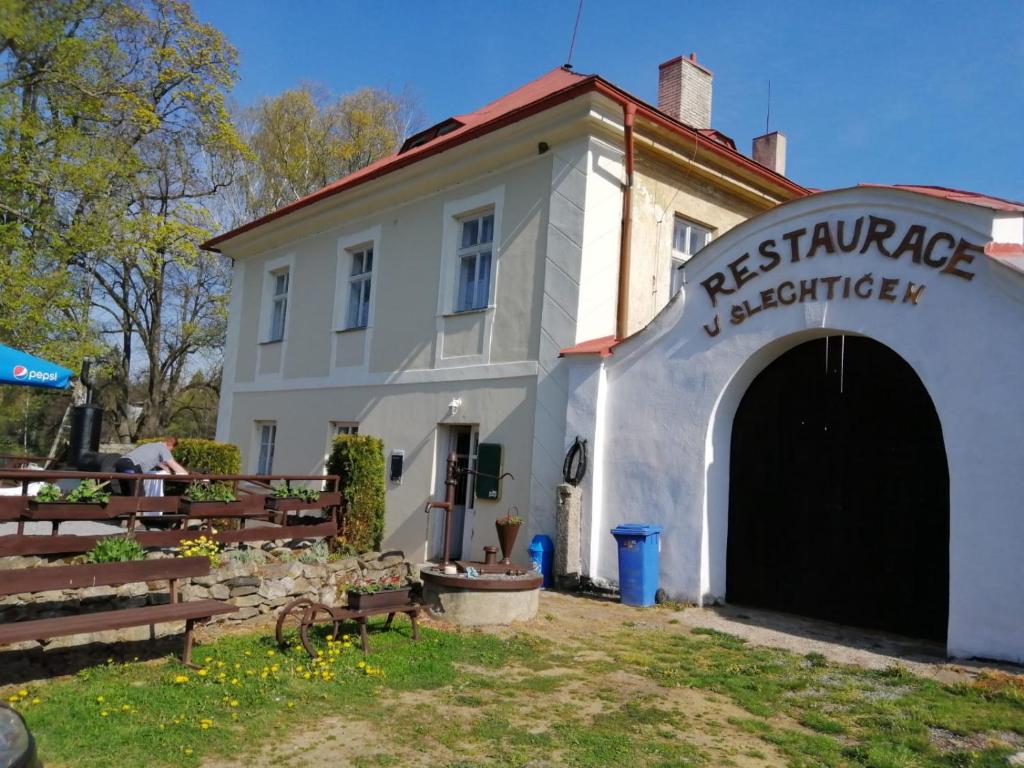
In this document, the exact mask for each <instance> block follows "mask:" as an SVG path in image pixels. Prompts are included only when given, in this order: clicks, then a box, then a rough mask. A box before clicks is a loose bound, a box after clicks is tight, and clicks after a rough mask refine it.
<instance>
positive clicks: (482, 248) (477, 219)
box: [452, 208, 494, 312]
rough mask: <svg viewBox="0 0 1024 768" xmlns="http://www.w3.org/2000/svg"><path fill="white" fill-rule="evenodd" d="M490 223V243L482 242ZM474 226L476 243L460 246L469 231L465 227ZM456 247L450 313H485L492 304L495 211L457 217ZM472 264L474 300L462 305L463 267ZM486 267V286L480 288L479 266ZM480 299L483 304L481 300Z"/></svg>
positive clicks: (477, 212)
mask: <svg viewBox="0 0 1024 768" xmlns="http://www.w3.org/2000/svg"><path fill="white" fill-rule="evenodd" d="M488 222H489V223H490V229H491V232H490V239H488V240H484V239H483V236H484V235H483V233H484V228H485V225H486V224H487V223H488ZM473 224H475V225H476V232H477V241H476V242H475V243H470V244H468V245H463V243H464V241H465V234H466V232H467V231H468V230H467V227H469V226H470V225H473ZM457 237H458V247H457V248H456V251H455V257H456V267H455V274H456V279H455V297H454V300H453V302H452V311H453V312H479V311H480V310H484V309H487V308H488V307H491V306H494V302H493V301H492V298H491V287H492V283H493V280H492V279H491V276H492V273H493V272H494V209H493V208H490V209H484V210H482V211H474V212H472V213H469V214H466V215H463V216H460V217H458V227H457ZM469 260H472V262H473V266H472V272H473V278H472V284H473V286H474V289H473V293H474V295H473V297H472V298H471V299H470V300H468V301H466V302H463V298H464V293H465V291H464V284H463V276H464V275H465V274H466V272H465V271H464V269H463V267H464V266H465V265H466V263H467V261H469ZM484 263H486V264H487V281H486V285H483V286H482V285H481V266H482V265H483V264H484ZM481 290H484V291H486V292H487V295H486V296H483V297H481V296H480V292H481ZM481 299H482V300H481Z"/></svg>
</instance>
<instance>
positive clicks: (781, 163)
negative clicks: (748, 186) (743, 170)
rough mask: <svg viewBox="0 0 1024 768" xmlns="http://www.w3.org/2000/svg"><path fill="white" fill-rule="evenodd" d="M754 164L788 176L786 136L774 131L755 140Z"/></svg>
mask: <svg viewBox="0 0 1024 768" xmlns="http://www.w3.org/2000/svg"><path fill="white" fill-rule="evenodd" d="M753 156H754V162H755V163H760V164H761V165H763V166H764V167H765V168H769V169H771V170H773V171H775V172H776V173H778V174H780V175H782V176H785V175H786V134H784V133H779V132H778V131H772V132H771V133H766V134H765V135H764V136H758V137H757V138H756V139H754V151H753Z"/></svg>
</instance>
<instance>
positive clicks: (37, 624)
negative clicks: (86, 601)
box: [0, 557, 238, 665]
mask: <svg viewBox="0 0 1024 768" xmlns="http://www.w3.org/2000/svg"><path fill="white" fill-rule="evenodd" d="M209 573H210V561H209V560H208V559H207V558H205V557H185V558H165V559H161V560H139V561H136V562H128V563H100V564H96V565H62V566H54V567H38V568H23V569H20V570H11V571H3V578H0V597H3V596H7V595H17V594H24V593H38V592H49V591H52V590H63V589H82V588H87V587H110V586H120V585H123V584H133V583H136V582H141V581H146V582H149V581H163V580H165V579H166V580H167V582H168V594H169V602H167V603H164V604H162V605H146V606H142V607H139V608H119V609H115V610H107V611H100V612H96V613H79V614H75V615H72V616H59V617H56V618H49V619H29V620H25V621H15V622H12V623H7V624H0V645H9V644H11V643H20V642H24V641H27V640H38V641H42V640H46V639H50V638H53V637H65V636H68V635H78V634H83V633H91V632H102V631H104V630H109V629H124V628H126V627H141V626H150V627H152V626H153V625H154V624H164V623H166V622H172V621H184V622H185V645H184V649H183V650H182V654H181V660H182V661H183V662H184V663H185V664H187V665H191V664H192V634H193V629H194V627H195V624H196V622H197V621H202V620H208V619H210V618H212V617H213V616H217V615H220V614H225V613H233V612H235V611H236V610H238V609H237V608H236V607H235V606H233V605H230V604H228V603H224V602H221V601H220V600H190V601H181V600H179V599H178V580H179V579H186V578H192V577H195V576H207V575H209Z"/></svg>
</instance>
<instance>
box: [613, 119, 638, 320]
mask: <svg viewBox="0 0 1024 768" xmlns="http://www.w3.org/2000/svg"><path fill="white" fill-rule="evenodd" d="M635 117H636V105H635V104H633V103H631V102H628V101H627V102H626V103H624V104H623V105H622V118H623V124H624V126H625V144H626V180H625V182H623V185H622V240H621V242H620V243H619V297H618V305H617V307H616V312H615V338H617V339H624V338H626V336H627V335H628V329H629V244H630V240H631V239H632V233H633V119H634V118H635Z"/></svg>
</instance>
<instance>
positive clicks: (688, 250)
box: [669, 216, 711, 296]
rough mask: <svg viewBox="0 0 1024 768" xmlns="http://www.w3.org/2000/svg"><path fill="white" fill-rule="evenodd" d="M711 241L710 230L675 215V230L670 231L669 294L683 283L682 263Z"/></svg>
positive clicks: (673, 292)
mask: <svg viewBox="0 0 1024 768" xmlns="http://www.w3.org/2000/svg"><path fill="white" fill-rule="evenodd" d="M709 242H711V230H709V229H706V228H704V227H702V226H700V225H699V224H694V223H693V222H692V221H687V220H686V219H684V218H682V217H681V216H676V223H675V231H674V232H673V233H672V276H671V279H670V280H669V284H670V289H669V295H670V296H675V295H676V293H677V292H678V291H679V289H680V288H681V287H682V285H683V273H682V270H681V269H680V268H681V267H682V266H683V264H685V263H686V262H687V261H689V260H690V258H691V257H692V256H693V255H694V254H695V253H697V251H699V250H700V249H701V248H703V247H704V246H705V245H707V244H708V243H709Z"/></svg>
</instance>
